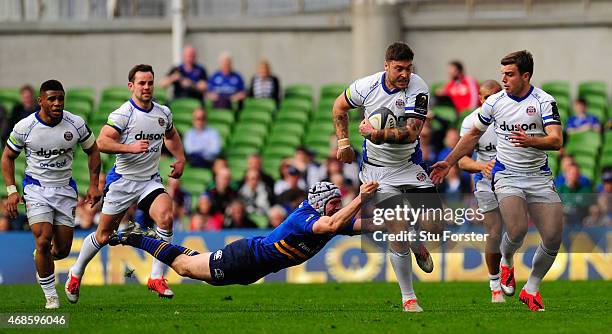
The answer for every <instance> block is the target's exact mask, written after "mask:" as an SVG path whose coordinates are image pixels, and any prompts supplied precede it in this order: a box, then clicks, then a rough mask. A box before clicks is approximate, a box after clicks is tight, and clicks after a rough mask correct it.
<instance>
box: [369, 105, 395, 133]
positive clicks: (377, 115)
mask: <svg viewBox="0 0 612 334" xmlns="http://www.w3.org/2000/svg"><path fill="white" fill-rule="evenodd" d="M368 121H369V122H370V124H372V127H373V128H374V129H376V130H380V129H393V128H395V127H396V126H397V118H396V117H395V115H394V114H393V111H391V110H390V109H389V108H385V107H381V108H378V109H376V110H374V111H373V112H372V113H371V114H370V116H368Z"/></svg>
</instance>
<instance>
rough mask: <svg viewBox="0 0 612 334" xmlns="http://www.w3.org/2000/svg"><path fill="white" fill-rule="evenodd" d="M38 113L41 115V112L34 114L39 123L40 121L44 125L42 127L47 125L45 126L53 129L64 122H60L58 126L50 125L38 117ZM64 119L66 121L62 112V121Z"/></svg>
mask: <svg viewBox="0 0 612 334" xmlns="http://www.w3.org/2000/svg"><path fill="white" fill-rule="evenodd" d="M38 113H40V111H37V112H35V113H34V117H36V120H37V121H38V122H39V123H40V124H42V125H45V126H48V127H50V128H52V127H55V126H56V125H57V124H60V123H61V122H62V121H59V122H57V124H49V123H47V122H45V121H43V120H42V118H40V116H38ZM63 119H64V115H63V112H62V120H63Z"/></svg>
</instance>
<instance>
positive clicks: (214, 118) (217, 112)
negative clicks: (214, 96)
mask: <svg viewBox="0 0 612 334" xmlns="http://www.w3.org/2000/svg"><path fill="white" fill-rule="evenodd" d="M206 117H207V118H208V122H214V123H225V124H227V125H232V124H233V123H234V112H233V111H231V110H229V109H210V110H209V111H208V114H207V115H206Z"/></svg>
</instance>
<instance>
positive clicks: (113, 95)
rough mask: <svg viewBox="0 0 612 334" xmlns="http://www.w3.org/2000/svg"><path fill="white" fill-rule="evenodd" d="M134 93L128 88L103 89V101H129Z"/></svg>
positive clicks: (111, 87) (112, 87) (113, 87)
mask: <svg viewBox="0 0 612 334" xmlns="http://www.w3.org/2000/svg"><path fill="white" fill-rule="evenodd" d="M131 96H132V93H131V92H130V90H129V89H128V88H127V87H126V86H110V87H106V88H104V89H102V98H101V99H100V100H101V101H105V100H108V101H111V100H112V101H124V102H125V101H127V100H129V99H130V97H131Z"/></svg>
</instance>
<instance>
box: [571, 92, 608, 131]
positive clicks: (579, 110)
mask: <svg viewBox="0 0 612 334" xmlns="http://www.w3.org/2000/svg"><path fill="white" fill-rule="evenodd" d="M566 131H567V133H568V134H574V133H579V132H586V131H594V132H598V133H599V132H600V131H601V125H600V124H599V120H598V119H597V117H595V116H593V115H591V114H589V113H588V112H587V104H586V100H584V99H582V98H580V99H577V100H576V101H575V102H574V115H572V116H570V118H569V119H568V120H567V128H566Z"/></svg>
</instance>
